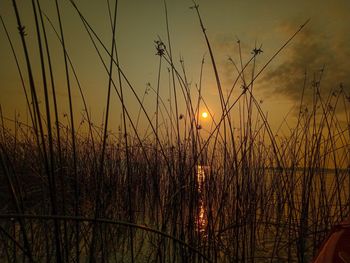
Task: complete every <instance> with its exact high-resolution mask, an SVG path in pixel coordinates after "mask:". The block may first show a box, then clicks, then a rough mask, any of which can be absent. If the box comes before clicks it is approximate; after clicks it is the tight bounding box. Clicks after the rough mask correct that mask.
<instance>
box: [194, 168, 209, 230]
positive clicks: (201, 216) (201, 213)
mask: <svg viewBox="0 0 350 263" xmlns="http://www.w3.org/2000/svg"><path fill="white" fill-rule="evenodd" d="M206 168H207V167H205V166H203V165H197V184H198V197H199V198H198V212H197V220H196V221H197V227H198V232H199V233H200V234H203V235H204V234H205V228H206V226H207V217H206V209H205V205H204V200H203V199H204V193H203V188H204V183H205V179H206V174H205V170H206Z"/></svg>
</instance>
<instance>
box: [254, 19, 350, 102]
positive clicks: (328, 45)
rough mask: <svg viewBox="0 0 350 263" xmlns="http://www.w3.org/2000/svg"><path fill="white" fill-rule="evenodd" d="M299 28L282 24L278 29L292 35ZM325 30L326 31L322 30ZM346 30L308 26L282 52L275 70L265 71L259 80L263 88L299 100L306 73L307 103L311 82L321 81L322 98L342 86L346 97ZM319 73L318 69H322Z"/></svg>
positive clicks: (349, 80)
mask: <svg viewBox="0 0 350 263" xmlns="http://www.w3.org/2000/svg"><path fill="white" fill-rule="evenodd" d="M296 28H298V26H296V25H294V24H291V23H289V24H284V25H283V26H282V27H281V28H280V33H281V34H283V35H286V36H288V35H291V34H292V32H293V31H295V30H296ZM323 29H325V30H323ZM348 32H349V31H348V28H346V27H343V28H338V29H337V30H335V29H333V30H332V29H331V28H329V27H328V28H321V27H319V28H318V30H316V29H314V28H312V27H310V26H309V27H307V28H306V29H304V30H303V31H301V33H300V34H299V35H297V37H296V38H295V39H293V41H292V43H291V44H290V45H289V46H287V47H286V49H285V50H284V56H283V59H280V60H279V61H280V62H279V64H278V65H275V67H274V68H270V69H268V70H266V71H265V73H264V74H263V77H262V79H261V82H260V83H261V85H262V88H263V89H265V90H266V91H267V92H268V93H270V94H282V95H285V96H288V97H289V98H292V99H295V100H299V99H300V96H301V92H302V88H303V83H304V79H305V74H306V84H307V87H308V89H307V91H308V92H307V93H306V100H310V99H311V94H312V92H311V89H309V88H310V87H311V86H312V83H313V81H314V80H315V78H316V80H318V78H319V77H320V76H321V74H322V79H321V81H320V91H321V94H323V95H325V96H326V95H328V93H329V92H330V91H331V90H333V89H334V88H337V87H339V85H340V83H342V84H343V87H344V90H345V92H346V93H347V94H349V87H350V59H349V58H350V45H349V43H350V36H349V34H348ZM323 68H324V70H323V71H321V69H323Z"/></svg>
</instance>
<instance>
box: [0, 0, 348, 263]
mask: <svg viewBox="0 0 350 263" xmlns="http://www.w3.org/2000/svg"><path fill="white" fill-rule="evenodd" d="M32 2H33V14H34V16H35V21H36V31H37V32H38V34H37V45H38V48H39V50H40V52H39V54H40V61H41V64H40V66H39V67H35V68H34V67H33V66H32V64H31V61H30V56H29V54H30V51H29V50H28V49H27V44H28V43H26V38H25V34H26V32H25V28H24V25H23V24H22V21H21V16H20V14H19V12H18V9H17V5H16V1H15V0H14V1H13V4H14V14H15V15H16V17H17V23H18V28H19V34H20V37H21V40H22V49H21V50H15V49H12V52H13V56H14V59H16V61H17V59H18V57H19V56H21V57H22V56H24V61H25V62H24V63H25V68H26V69H27V70H26V71H25V72H21V71H19V72H20V78H21V79H22V77H23V88H24V92H25V96H26V98H27V104H28V112H29V117H30V118H29V119H30V121H28V122H27V123H23V122H20V121H19V120H17V119H14V120H12V122H10V121H9V120H8V119H6V116H3V114H1V126H0V128H1V129H0V143H1V144H0V145H1V148H0V153H1V160H0V164H1V166H0V167H1V169H0V187H1V189H0V195H1V196H0V261H1V262H45V261H46V262H54V261H56V262H80V261H82V262H87V261H89V262H309V261H310V260H311V259H312V257H313V255H314V254H315V253H316V252H317V249H318V247H319V245H320V243H321V242H322V241H323V239H324V238H325V237H326V236H327V233H328V231H329V230H330V229H331V228H332V227H333V226H334V225H335V224H337V223H339V222H340V221H342V220H343V219H345V218H347V217H348V215H349V200H350V199H349V198H350V180H349V179H350V172H349V166H350V154H349V140H350V139H349V133H350V130H349V127H350V126H349V125H350V121H349V112H348V107H349V94H347V93H346V89H345V87H343V86H342V85H339V86H335V87H334V89H332V90H331V92H330V94H322V93H321V92H320V85H321V83H322V82H321V79H322V74H323V72H319V73H317V74H311V76H312V77H310V76H308V75H307V74H306V75H305V82H304V85H303V86H301V89H300V90H301V97H300V104H299V107H298V110H295V111H294V113H293V114H294V115H295V119H296V121H294V122H288V118H287V117H286V119H285V121H284V122H283V123H282V124H281V127H280V129H279V130H278V131H277V132H276V131H272V129H271V127H270V126H269V122H268V120H267V116H266V114H264V112H263V110H262V108H261V107H262V105H261V102H260V101H257V99H256V98H255V97H254V93H253V87H254V84H255V80H256V79H257V78H258V77H259V76H260V75H261V74H262V73H263V71H264V69H265V68H266V67H267V66H268V65H269V64H270V62H271V61H272V60H273V58H274V57H275V56H277V55H278V54H279V52H280V51H281V50H283V49H284V48H285V47H286V45H287V44H288V43H289V42H291V41H292V40H293V38H294V37H297V34H298V33H299V31H301V30H302V29H303V27H304V26H305V24H306V23H305V24H303V25H302V26H301V27H300V28H297V29H296V32H295V34H294V35H292V36H291V38H290V39H288V40H287V42H286V43H285V44H284V45H283V46H282V47H281V49H280V50H278V51H277V52H276V53H275V55H274V56H273V57H272V58H271V59H270V60H269V61H268V62H267V63H266V64H265V65H264V66H263V67H261V68H260V69H258V68H256V66H255V62H256V59H257V58H258V56H259V54H260V51H261V50H260V49H258V48H255V49H254V50H253V52H252V55H251V58H250V59H249V60H248V61H246V62H245V61H242V60H240V63H238V64H237V65H236V64H234V65H235V67H236V70H237V72H236V80H235V82H234V83H233V85H232V89H231V91H230V92H229V93H228V94H227V95H225V96H224V93H223V91H222V87H221V80H220V78H219V76H218V73H217V68H216V62H215V59H214V56H213V54H212V50H211V46H210V42H209V39H208V38H207V35H206V31H205V30H204V25H203V23H202V20H201V17H200V12H199V8H198V6H197V5H194V6H193V10H194V14H195V15H197V16H198V18H199V21H200V27H201V29H202V30H203V35H204V37H205V41H206V44H207V46H208V52H209V55H210V63H211V65H212V67H213V69H214V71H213V72H214V77H215V79H216V83H217V88H218V97H219V99H220V102H221V113H219V115H220V114H221V117H219V118H216V119H215V120H214V118H213V117H212V113H211V112H210V110H209V109H208V108H207V104H206V101H205V98H203V97H202V96H201V88H202V86H201V83H200V84H199V85H198V86H197V87H196V90H195V91H193V90H191V92H190V88H189V84H188V83H187V81H186V79H187V78H186V71H185V69H184V67H183V64H181V63H180V65H181V66H182V67H180V68H177V67H175V62H173V57H172V53H171V42H170V38H171V36H170V34H169V32H168V34H167V35H168V37H167V39H166V40H157V41H156V52H157V55H158V56H159V59H160V64H159V67H161V65H162V63H163V65H164V64H166V66H167V67H168V68H169V72H168V73H169V76H170V78H169V80H170V81H169V87H167V88H169V90H170V94H172V97H171V99H170V100H169V102H168V103H169V106H166V105H165V99H164V98H161V97H160V96H158V94H159V88H160V82H158V85H157V87H156V88H155V89H152V88H151V87H148V91H149V90H150V89H152V90H153V91H154V93H155V97H154V102H155V105H156V107H155V108H156V112H155V114H153V111H152V113H150V112H147V111H146V109H145V107H144V105H143V103H142V102H143V99H142V95H138V93H139V92H137V91H136V90H135V89H134V87H133V86H132V84H131V83H130V82H129V79H128V78H127V74H126V73H125V72H124V71H123V69H122V66H120V65H119V62H118V49H117V46H116V42H115V37H116V35H115V32H116V30H115V29H116V17H117V12H116V6H117V5H115V7H114V4H112V3H110V13H109V15H110V20H111V39H112V41H111V46H110V47H107V46H105V45H104V44H103V43H102V42H101V40H100V39H99V36H98V32H95V31H94V30H93V28H92V25H90V24H89V22H88V21H87V20H86V19H85V17H84V14H82V13H80V10H79V8H78V7H77V6H76V5H75V4H74V1H71V5H72V8H74V9H75V10H76V12H77V13H78V14H79V15H80V18H81V21H82V25H83V30H86V33H87V34H89V36H90V37H91V42H92V43H93V44H94V45H95V47H96V52H97V53H98V55H101V54H102V55H101V63H102V65H103V66H104V67H105V69H106V75H107V76H108V78H109V82H108V87H107V89H108V96H107V99H106V105H104V107H105V108H106V112H105V120H104V122H103V124H102V125H100V126H97V125H95V124H93V122H92V120H91V117H90V115H89V111H88V105H86V104H85V100H84V87H81V86H80V85H79V79H78V78H77V75H76V74H75V69H74V67H73V66H72V65H73V64H72V63H71V60H70V57H69V53H68V51H67V50H66V48H65V40H64V27H63V26H62V24H61V20H60V19H59V18H60V17H61V16H60V3H59V1H56V2H55V4H56V11H57V18H58V19H57V21H58V24H57V25H54V24H52V23H51V20H50V18H49V17H46V16H45V13H44V12H43V11H42V10H41V7H40V1H38V0H33V1H32ZM165 14H167V9H166V6H165ZM1 20H2V19H1ZM2 22H3V20H2ZM166 23H167V27H168V22H167V20H166ZM2 25H3V29H4V30H5V31H4V32H8V31H7V30H6V24H5V23H4V22H3V23H2ZM48 30H50V31H55V32H56V34H57V38H58V39H59V40H60V43H61V45H62V56H63V57H64V61H65V72H66V75H65V78H66V86H67V93H68V96H69V98H68V99H69V113H68V115H67V116H65V117H64V119H63V118H61V119H60V118H59V116H60V114H59V112H58V109H57V108H58V107H57V106H58V103H57V101H56V92H55V78H56V77H57V78H58V76H57V75H55V72H53V70H52V67H51V64H52V63H55V62H54V61H51V57H50V46H49V45H48V41H47V33H46V32H47V31H48ZM7 37H8V38H7V41H8V43H9V44H10V46H11V47H12V40H11V39H12V37H14V36H10V35H9V34H7ZM239 45H240V43H238V46H239ZM239 48H240V47H239ZM106 54H107V55H108V59H105V57H106V56H105V55H106ZM240 55H241V54H240ZM240 57H241V56H240ZM232 62H233V61H232ZM19 68H20V67H19ZM21 68H24V67H23V65H21ZM33 71H35V72H40V74H41V79H42V83H43V86H40V87H39V86H36V85H35V83H36V82H35V81H34V76H33V73H32V72H33ZM159 72H161V71H159ZM201 77H202V76H201ZM159 78H160V75H159ZM159 78H158V79H159ZM73 83H74V84H73ZM73 86H74V88H78V89H79V91H80V95H81V99H82V101H83V102H84V107H85V110H84V112H83V114H82V115H83V119H82V120H74V118H73V116H74V103H73V100H72V97H71V88H72V87H73ZM123 90H124V91H125V90H128V91H131V92H132V93H133V94H134V96H135V98H136V100H137V101H138V102H139V104H138V105H137V107H138V108H139V112H140V114H139V115H138V118H137V120H134V119H132V118H131V117H130V114H129V110H130V109H131V108H132V107H133V108H134V107H135V105H132V106H131V105H128V103H127V101H125V100H124V96H123ZM234 90H235V91H238V93H237V94H238V95H232V94H233V91H234ZM310 92H311V96H309V95H308V98H306V95H305V94H306V93H310ZM39 93H40V94H43V95H42V96H43V102H42V103H41V104H40V103H39V99H38V96H39V95H38V94H39ZM111 93H116V94H117V95H118V97H119V100H120V106H121V118H122V119H121V125H120V127H119V130H118V131H117V132H115V133H113V132H111V131H110V129H111V130H113V129H112V128H110V127H109V126H108V122H109V115H110V114H111V113H110V112H109V109H110V94H111ZM310 97H311V99H310ZM180 100H183V101H184V102H185V110H182V111H181V112H180V110H179V108H178V105H179V103H178V101H180ZM202 108H204V109H206V110H207V111H208V112H209V115H210V118H211V120H212V122H213V124H212V127H211V129H210V130H207V131H205V132H204V131H203V129H202V127H201V125H200V112H199V111H200V109H202ZM339 112H341V113H342V117H339V115H338V113H339ZM140 116H141V117H140ZM344 116H346V117H344ZM139 117H140V118H143V119H144V120H143V121H144V123H146V126H148V127H149V128H148V129H147V131H146V133H145V134H143V133H142V134H141V132H139V129H138V126H139ZM65 120H68V121H65ZM234 120H235V121H234ZM9 123H10V124H9ZM9 126H11V127H12V128H11V129H10V128H9ZM82 127H83V128H82ZM79 131H81V132H79Z"/></svg>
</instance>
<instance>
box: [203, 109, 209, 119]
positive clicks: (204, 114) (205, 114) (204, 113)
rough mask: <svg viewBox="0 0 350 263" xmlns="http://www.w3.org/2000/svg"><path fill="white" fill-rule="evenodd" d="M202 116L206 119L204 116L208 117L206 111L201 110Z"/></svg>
mask: <svg viewBox="0 0 350 263" xmlns="http://www.w3.org/2000/svg"><path fill="white" fill-rule="evenodd" d="M202 118H204V119H206V118H208V113H207V112H205V111H204V112H202Z"/></svg>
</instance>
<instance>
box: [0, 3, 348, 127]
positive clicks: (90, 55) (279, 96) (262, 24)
mask: <svg viewBox="0 0 350 263" xmlns="http://www.w3.org/2000/svg"><path fill="white" fill-rule="evenodd" d="M59 2H60V5H61V6H60V7H61V13H62V16H63V26H64V31H65V34H66V35H65V37H66V44H67V50H68V54H69V56H70V57H71V59H72V61H73V64H74V66H75V69H76V72H77V74H78V77H79V81H80V82H81V85H82V88H83V92H84V95H85V96H86V100H87V104H88V107H89V110H90V111H91V113H92V118H93V119H94V120H95V121H96V122H101V121H102V115H103V112H104V110H105V105H106V94H107V85H108V75H107V74H106V72H105V70H104V68H103V65H102V64H101V62H100V60H99V57H98V55H97V53H96V51H95V50H94V47H93V44H92V43H91V41H90V39H89V37H88V34H87V32H86V30H85V29H84V26H83V24H82V22H81V20H80V18H79V16H78V14H77V12H76V11H75V9H74V8H73V6H72V5H71V4H70V3H69V1H68V0H63V1H59ZM75 2H76V4H77V6H78V8H79V9H80V11H81V12H82V14H83V15H84V16H85V17H86V19H87V20H88V21H89V23H90V24H91V26H93V28H94V29H95V31H96V32H97V33H98V34H99V36H100V37H101V39H102V40H103V41H104V43H105V45H106V46H107V47H108V48H109V49H110V43H111V36H112V34H111V26H110V22H109V17H108V9H107V1H97V0H94V1H86V0H76V1H75ZM110 2H111V5H112V7H113V6H114V1H112V0H110ZM167 2H168V3H167V4H168V16H169V26H170V33H171V39H172V47H173V52H172V53H173V57H174V61H175V62H176V67H178V68H179V69H180V63H179V61H180V59H182V60H183V61H184V63H185V68H186V73H187V78H188V82H189V83H190V84H191V87H192V90H193V92H194V91H195V88H194V87H195V85H196V84H198V83H199V73H200V67H201V60H202V57H203V55H205V65H204V74H203V82H202V85H203V86H202V89H203V97H204V99H205V100H206V102H207V104H208V106H209V108H210V110H211V111H212V112H213V113H215V112H218V111H219V109H220V104H219V96H218V93H217V88H216V85H215V81H214V78H213V77H214V74H213V69H212V66H211V63H210V59H209V54H208V52H207V47H206V44H205V40H204V37H203V34H202V32H201V28H200V25H199V22H198V18H197V16H196V13H195V11H194V10H193V9H190V8H189V7H190V6H192V5H193V3H192V1H190V0H176V1H175V0H173V1H167ZM11 3H12V1H10V0H3V1H1V2H0V15H1V17H2V19H3V20H4V22H5V25H6V27H7V29H8V31H9V34H10V37H11V40H12V41H13V43H14V46H15V50H16V54H17V56H18V57H19V60H20V63H21V64H20V66H21V69H22V71H23V73H24V77H25V81H26V85H27V87H28V81H27V75H26V70H25V63H24V59H23V58H24V55H23V49H22V48H21V45H20V38H19V34H18V30H17V25H16V21H15V16H14V11H13V8H12V4H11ZM197 3H198V4H199V10H200V12H201V15H202V18H203V22H204V25H205V27H206V30H207V34H208V37H209V40H210V41H211V44H212V47H213V51H214V55H215V57H216V61H217V64H218V68H219V75H220V77H221V80H222V85H223V90H224V92H226V91H228V90H229V89H230V88H231V85H232V82H233V80H234V79H235V77H236V76H237V74H236V72H235V70H234V67H233V66H232V64H231V63H230V62H229V61H228V57H231V58H232V59H233V60H234V61H235V62H236V63H239V53H238V46H237V40H238V39H239V40H240V41H241V45H242V55H243V60H245V61H246V60H247V59H248V58H249V57H250V56H251V51H252V49H253V48H254V47H255V45H256V46H257V47H260V45H262V50H263V53H262V54H261V55H259V56H258V59H257V70H259V69H260V68H261V67H262V66H263V65H264V64H265V63H266V62H267V61H268V60H269V59H270V57H271V56H272V55H273V54H274V53H275V52H276V50H278V49H279V48H280V47H281V46H282V45H283V44H284V42H285V41H286V40H287V39H288V38H289V37H290V36H291V35H292V34H293V32H295V31H296V30H297V29H298V28H299V26H300V25H301V24H303V23H304V22H305V21H306V20H307V19H310V22H309V23H308V24H307V26H306V28H305V29H304V30H303V31H302V32H301V33H300V34H299V35H297V36H296V38H295V39H294V40H293V41H292V42H291V43H290V44H289V45H288V46H287V47H286V48H285V49H284V50H283V51H282V52H281V53H280V54H279V56H278V57H277V58H276V59H275V60H273V62H272V63H271V64H270V65H269V67H268V68H267V69H266V70H265V71H264V73H263V74H262V75H261V76H260V77H259V78H258V79H257V84H256V86H255V92H256V93H255V95H256V97H257V99H259V100H262V101H263V104H262V108H263V110H264V111H265V112H269V118H270V119H271V121H272V122H274V123H276V125H277V123H279V122H280V121H281V120H282V117H283V116H284V115H285V114H286V113H287V112H288V111H289V109H290V108H291V107H293V105H295V104H296V103H297V102H298V101H299V97H300V94H301V88H302V83H303V79H304V72H305V71H306V72H307V73H308V74H309V76H310V81H311V78H312V76H313V74H315V73H316V74H317V72H319V70H320V69H321V68H322V67H325V71H324V77H323V81H322V86H321V89H322V90H323V91H327V90H330V89H332V88H334V87H336V86H339V84H340V83H343V85H344V88H345V90H346V92H348V93H349V85H350V60H349V56H350V16H349V10H350V1H348V0H335V1H326V0H309V1H304V0H294V1H278V0H266V1H260V0H245V1H237V0H215V1H212V0H198V1H197ZM41 5H42V9H43V11H44V12H45V14H47V16H48V17H49V18H50V19H51V20H52V22H53V23H54V25H55V27H56V29H58V22H57V16H56V13H55V9H54V6H55V5H54V1H53V0H45V1H41ZM18 6H19V12H20V15H21V18H22V23H23V24H24V25H25V27H26V33H27V37H26V39H27V41H28V45H29V50H30V58H31V60H32V63H33V67H34V74H35V77H36V79H35V82H36V85H37V88H38V90H41V88H40V87H41V83H42V80H41V78H40V68H39V63H38V62H39V53H38V48H37V41H36V37H35V36H36V32H35V28H34V22H33V21H34V20H33V12H32V9H31V1H18ZM117 21H118V22H117V47H118V53H119V60H120V65H121V68H122V69H123V71H124V73H125V74H126V76H127V77H128V79H129V80H130V82H131V83H132V85H133V86H134V88H135V90H136V92H137V93H138V95H139V96H140V97H142V95H143V94H144V91H145V88H146V86H147V83H150V84H151V86H152V87H153V88H154V89H156V86H157V74H158V66H159V57H158V56H156V55H155V53H156V49H155V43H154V41H155V40H158V39H159V38H161V39H162V40H163V41H164V42H165V43H166V42H167V35H166V25H165V12H164V3H163V1H162V0H147V1H145V0H120V1H118V16H117ZM45 23H46V24H45V26H46V30H47V32H48V36H49V42H50V47H51V50H50V51H51V53H52V59H53V67H54V71H55V81H56V85H57V93H58V100H59V108H60V112H61V114H62V115H63V114H64V113H66V112H67V106H68V100H67V91H66V85H65V77H64V67H63V55H62V49H61V46H60V44H59V41H58V39H57V37H56V36H55V34H54V32H53V30H52V28H51V27H50V25H49V24H48V22H47V20H45ZM0 27H1V28H0V37H1V41H0V58H1V59H0V61H1V63H0V80H1V82H0V92H1V93H0V94H1V96H0V104H1V107H2V111H3V114H4V115H5V116H6V117H8V118H12V119H13V118H14V114H15V111H16V112H18V113H19V114H20V118H21V119H22V120H25V116H26V113H25V100H24V94H23V90H22V86H21V85H20V78H19V74H18V71H17V68H16V64H15V60H14V58H13V55H12V53H11V48H10V45H9V42H8V40H7V37H6V35H5V31H4V28H3V26H2V25H1V26H0ZM99 48H100V50H101V51H102V49H101V47H100V46H99ZM104 59H105V61H106V62H107V65H108V59H107V58H106V56H104ZM167 66H168V65H166V63H164V62H163V64H162V75H161V89H160V95H161V97H162V98H163V100H164V101H165V102H166V101H167V99H168V98H169V93H168V73H167ZM115 72H116V71H115ZM71 79H72V83H74V85H73V95H74V97H73V100H74V107H75V114H76V116H77V117H78V118H81V112H82V110H83V106H82V103H81V98H80V94H79V91H78V89H77V87H76V85H75V81H74V78H73V76H71ZM115 79H117V78H115ZM238 88H239V87H238ZM194 93H195V92H194ZM40 94H42V91H40ZM126 98H127V101H126V103H127V107H128V109H130V112H131V114H132V116H133V118H135V119H136V118H137V113H138V109H139V106H138V104H137V102H136V100H135V99H134V98H133V96H132V94H131V92H130V91H128V90H127V91H126ZM155 98H156V97H155V95H154V93H152V92H149V94H148V95H147V96H146V97H145V101H144V103H145V107H146V108H147V110H148V111H149V112H150V113H151V112H153V111H154V110H155V109H154V108H155ZM111 101H112V107H111V111H112V112H113V114H112V115H111V123H112V126H113V125H114V127H115V129H116V125H118V124H119V123H120V102H119V100H118V98H117V96H116V94H115V93H113V94H112V100H111ZM184 110H185V109H184ZM111 129H114V128H113V127H112V128H111Z"/></svg>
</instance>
